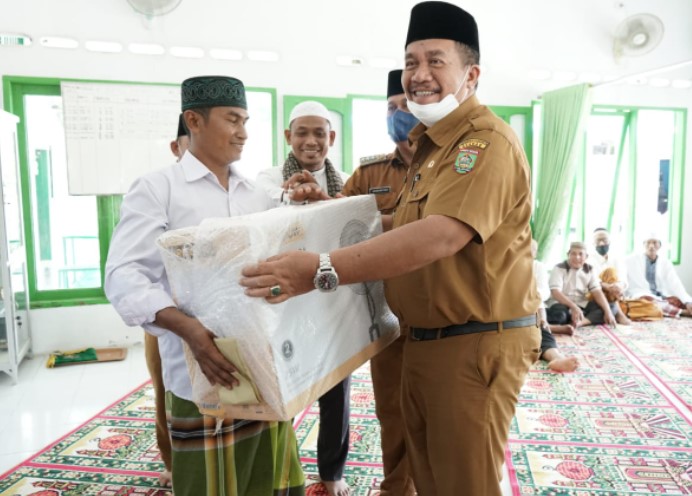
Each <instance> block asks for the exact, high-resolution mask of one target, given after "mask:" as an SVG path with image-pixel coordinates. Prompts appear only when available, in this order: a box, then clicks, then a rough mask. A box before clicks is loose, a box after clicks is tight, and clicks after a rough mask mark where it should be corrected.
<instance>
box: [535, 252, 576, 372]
mask: <svg viewBox="0 0 692 496" xmlns="http://www.w3.org/2000/svg"><path fill="white" fill-rule="evenodd" d="M537 254H538V242H536V240H535V239H532V240H531V256H532V257H533V275H534V277H535V278H536V288H537V289H538V294H539V295H540V297H541V306H540V307H539V308H538V313H539V314H540V316H541V360H545V361H546V362H548V368H549V369H550V370H552V371H553V372H574V371H575V370H577V368H578V367H579V359H578V358H577V357H575V356H567V357H566V356H564V355H563V354H562V353H560V350H559V349H558V347H557V341H556V340H555V336H553V334H567V335H570V336H571V335H572V334H574V326H572V325H570V324H565V325H557V324H553V325H550V324H549V323H548V316H547V314H546V311H545V300H546V297H547V296H548V295H549V294H550V288H549V284H548V270H547V269H546V267H545V265H543V262H541V261H540V260H538V259H537V258H536V255H537Z"/></svg>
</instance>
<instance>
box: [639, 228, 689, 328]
mask: <svg viewBox="0 0 692 496" xmlns="http://www.w3.org/2000/svg"><path fill="white" fill-rule="evenodd" d="M660 249H661V239H660V237H659V236H658V235H656V234H655V233H652V234H650V235H649V236H648V237H647V239H646V240H645V241H644V252H643V253H635V254H632V255H630V256H629V257H627V259H626V261H625V264H626V267H627V276H628V283H629V287H628V289H627V295H628V297H629V298H633V299H637V298H643V299H646V300H649V301H653V302H654V303H656V305H657V306H658V307H659V308H660V309H661V311H662V312H663V315H664V316H666V317H675V318H677V317H680V316H683V317H690V316H692V296H690V294H689V293H688V292H687V291H686V290H685V287H684V286H683V284H682V281H681V280H680V277H678V274H677V273H676V272H675V268H674V267H673V264H672V263H671V261H670V260H668V259H667V258H665V257H664V256H661V255H659V250H660Z"/></svg>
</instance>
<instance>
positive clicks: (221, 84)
mask: <svg viewBox="0 0 692 496" xmlns="http://www.w3.org/2000/svg"><path fill="white" fill-rule="evenodd" d="M180 90H181V102H182V110H183V111H185V110H190V109H194V108H200V107H240V108H243V109H246V110H247V100H246V99H245V87H244V86H243V82H242V81H241V80H239V79H236V78H232V77H229V76H196V77H191V78H188V79H186V80H185V81H183V84H182V85H181V87H180Z"/></svg>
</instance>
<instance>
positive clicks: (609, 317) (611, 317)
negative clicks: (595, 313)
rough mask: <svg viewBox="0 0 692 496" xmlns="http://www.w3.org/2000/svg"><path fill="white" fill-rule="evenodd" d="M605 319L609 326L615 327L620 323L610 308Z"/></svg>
mask: <svg viewBox="0 0 692 496" xmlns="http://www.w3.org/2000/svg"><path fill="white" fill-rule="evenodd" d="M603 319H604V321H605V323H606V324H608V325H609V326H613V327H615V326H616V325H617V323H618V321H617V319H616V318H615V315H613V312H612V311H611V310H610V308H608V311H607V312H605V314H604V317H603Z"/></svg>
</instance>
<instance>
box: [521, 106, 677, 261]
mask: <svg viewBox="0 0 692 496" xmlns="http://www.w3.org/2000/svg"><path fill="white" fill-rule="evenodd" d="M535 103H536V104H538V105H540V102H535ZM643 110H654V111H670V112H674V117H675V133H674V136H673V153H672V156H671V168H670V171H671V172H670V178H669V184H670V193H669V198H670V199H671V201H670V205H671V207H670V218H669V226H668V232H669V237H668V239H667V240H665V241H666V243H667V244H668V246H670V260H671V262H672V263H673V264H674V265H679V264H680V262H681V258H682V225H683V217H684V184H685V169H686V162H685V156H686V153H687V140H686V137H687V109H686V108H684V107H653V106H638V105H609V104H592V105H591V111H590V115H605V116H617V115H621V116H623V117H624V118H625V119H624V120H623V130H622V133H621V139H620V143H619V146H620V149H619V150H618V154H619V155H622V149H623V146H625V141H627V147H628V152H629V155H628V158H629V160H628V161H627V163H626V164H625V163H622V164H620V165H618V168H621V167H623V166H626V167H628V170H629V173H630V174H629V177H630V181H631V184H630V187H631V191H636V186H637V162H638V158H637V130H638V122H639V112H640V111H643ZM584 132H585V133H586V132H587V130H585V131H584ZM625 138H627V139H625ZM538 139H540V137H538ZM583 142H584V145H583V147H582V149H581V150H579V157H578V159H577V160H578V169H577V175H578V176H579V177H575V181H574V182H573V185H572V187H573V189H572V193H571V197H572V201H571V203H570V206H569V207H568V211H567V212H566V213H565V222H564V224H562V225H561V226H560V228H561V229H562V230H563V232H564V234H563V239H562V243H563V248H564V249H563V250H562V251H566V250H567V245H568V243H569V233H570V229H571V224H572V218H573V216H574V215H578V216H579V219H580V221H579V225H578V226H577V230H578V231H579V232H580V233H581V234H582V237H583V236H585V235H586V233H585V232H584V229H585V226H584V218H585V213H586V207H585V205H586V188H584V187H582V191H581V202H580V205H579V207H578V208H579V210H580V211H579V212H573V210H574V206H573V205H574V202H573V199H574V197H575V190H576V184H577V183H578V182H580V181H581V182H582V183H583V182H584V175H585V174H586V148H585V147H586V139H584V140H583ZM534 146H536V147H540V143H539V142H537V143H534ZM618 160H619V161H620V158H619V159H618ZM620 172H621V169H620V170H619V171H617V173H618V174H619V173H620ZM613 187H614V188H615V187H617V183H614V185H613ZM626 201H627V208H628V210H629V212H630V215H629V217H628V219H629V225H628V232H627V234H626V236H627V239H625V241H624V245H623V246H624V248H625V251H626V253H632V252H633V251H634V250H636V246H637V242H636V240H635V239H634V226H635V222H636V219H635V211H636V197H635V196H634V195H633V196H632V197H630V198H628V199H627V200H626ZM614 211H615V203H614V200H613V199H612V193H611V202H610V205H609V211H608V219H607V227H608V228H610V227H611V223H612V217H613V214H614Z"/></svg>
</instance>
